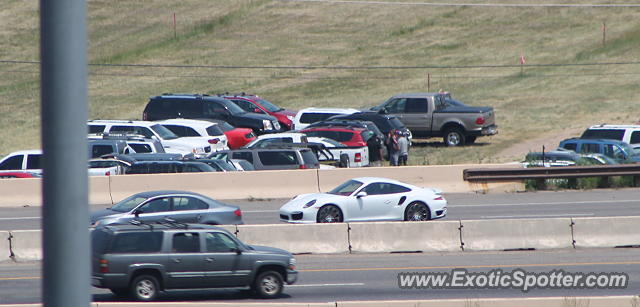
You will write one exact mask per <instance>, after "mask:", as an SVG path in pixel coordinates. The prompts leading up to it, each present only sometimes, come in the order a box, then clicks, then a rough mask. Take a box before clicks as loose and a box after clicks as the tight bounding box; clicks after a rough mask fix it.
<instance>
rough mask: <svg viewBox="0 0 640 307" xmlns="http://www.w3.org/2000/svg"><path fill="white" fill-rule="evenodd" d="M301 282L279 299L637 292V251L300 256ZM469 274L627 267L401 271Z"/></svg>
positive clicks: (204, 294)
mask: <svg viewBox="0 0 640 307" xmlns="http://www.w3.org/2000/svg"><path fill="white" fill-rule="evenodd" d="M297 259H298V269H299V270H300V279H299V281H298V283H296V284H295V285H293V286H288V287H287V288H286V289H285V295H284V296H283V298H281V299H279V300H278V302H280V301H281V302H328V301H338V300H407V299H447V298H463V299H469V300H470V301H473V300H474V299H477V298H490V297H500V298H509V297H522V296H525V297H549V296H560V297H564V296H600V295H635V294H637V293H638V292H639V291H640V249H586V250H570V249H567V250H551V251H519V252H457V253H424V254H359V255H298V256H297ZM454 268H465V269H467V270H469V271H470V272H489V271H491V270H494V269H502V270H503V271H505V272H506V271H511V270H514V269H516V268H521V269H523V270H525V271H527V272H536V273H540V272H550V271H552V270H559V269H562V270H564V271H566V272H581V273H589V272H606V273H611V272H625V273H627V274H628V275H629V278H630V281H629V284H628V287H627V288H626V289H619V290H612V289H564V290H562V289H533V290H530V291H528V292H522V291H520V290H518V289H476V290H471V289H437V290H434V289H428V290H417V289H410V290H402V289H399V287H398V277H397V276H398V273H400V272H450V271H451V270H452V269H454ZM40 282H41V280H40V263H39V262H32V263H20V264H15V263H7V262H5V263H2V264H0V304H2V303H38V302H40V295H41V291H40ZM93 299H94V301H119V300H122V299H118V298H116V297H115V296H113V295H111V294H110V293H109V292H108V291H106V290H104V289H96V288H94V289H93ZM160 300H162V301H231V302H251V301H256V300H255V299H254V298H252V297H249V296H247V295H246V293H245V292H242V291H238V290H180V291H170V292H168V294H165V295H163V296H162V297H161V298H160Z"/></svg>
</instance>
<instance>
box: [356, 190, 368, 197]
mask: <svg viewBox="0 0 640 307" xmlns="http://www.w3.org/2000/svg"><path fill="white" fill-rule="evenodd" d="M365 196H367V192H364V191H361V192H358V194H356V198H360V197H365Z"/></svg>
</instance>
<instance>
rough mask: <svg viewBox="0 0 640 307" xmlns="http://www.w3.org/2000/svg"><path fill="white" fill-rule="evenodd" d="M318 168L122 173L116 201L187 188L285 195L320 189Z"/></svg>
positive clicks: (215, 194) (223, 194) (230, 194)
mask: <svg viewBox="0 0 640 307" xmlns="http://www.w3.org/2000/svg"><path fill="white" fill-rule="evenodd" d="M317 176H318V175H317V170H285V171H254V172H226V173H223V172H216V173H189V174H186V173H185V174H151V175H122V176H112V177H111V196H112V197H113V200H114V201H115V202H117V201H120V200H122V199H124V198H125V197H128V196H130V195H132V194H135V193H138V192H143V191H150V190H188V191H192V192H197V193H200V194H203V195H206V196H209V197H211V198H214V199H242V198H282V197H291V196H293V195H297V194H303V193H314V192H318V177H317Z"/></svg>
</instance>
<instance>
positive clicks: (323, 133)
mask: <svg viewBox="0 0 640 307" xmlns="http://www.w3.org/2000/svg"><path fill="white" fill-rule="evenodd" d="M305 134H306V135H307V136H320V137H325V138H330V139H332V140H336V141H338V142H346V141H349V140H351V138H352V137H353V133H352V132H346V131H328V130H313V131H305Z"/></svg>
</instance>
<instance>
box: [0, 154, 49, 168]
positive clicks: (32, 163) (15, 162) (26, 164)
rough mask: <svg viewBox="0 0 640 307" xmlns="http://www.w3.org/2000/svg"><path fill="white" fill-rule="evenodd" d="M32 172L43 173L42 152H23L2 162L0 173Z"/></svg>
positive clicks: (7, 157) (0, 163)
mask: <svg viewBox="0 0 640 307" xmlns="http://www.w3.org/2000/svg"><path fill="white" fill-rule="evenodd" d="M26 170H28V171H30V172H33V173H42V150H39V149H34V150H21V151H16V152H12V153H10V154H8V155H7V156H5V157H4V158H2V160H0V171H26Z"/></svg>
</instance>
